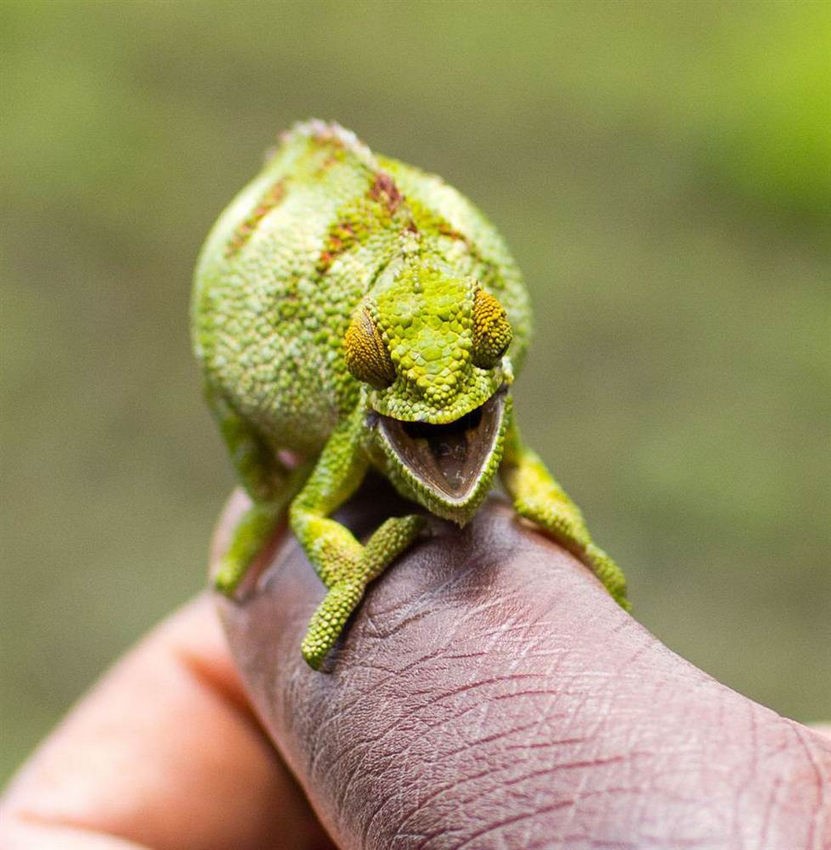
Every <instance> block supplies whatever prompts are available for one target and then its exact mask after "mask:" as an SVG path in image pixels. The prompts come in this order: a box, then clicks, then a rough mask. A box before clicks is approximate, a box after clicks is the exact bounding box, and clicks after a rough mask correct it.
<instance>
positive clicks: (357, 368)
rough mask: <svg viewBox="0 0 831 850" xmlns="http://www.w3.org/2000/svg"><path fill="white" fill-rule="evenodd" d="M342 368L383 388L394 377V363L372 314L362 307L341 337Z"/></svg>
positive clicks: (370, 383) (376, 387)
mask: <svg viewBox="0 0 831 850" xmlns="http://www.w3.org/2000/svg"><path fill="white" fill-rule="evenodd" d="M343 353H344V357H345V358H346V368H347V369H349V371H350V373H351V374H352V375H353V376H354V377H355V378H357V379H358V380H359V381H363V382H364V383H365V384H369V385H370V386H371V387H374V388H375V389H376V390H383V389H386V388H387V387H388V386H390V384H392V383H393V381H394V380H395V366H394V365H393V362H392V358H391V357H390V353H389V351H387V346H386V345H385V343H384V340H383V338H382V337H381V334H380V332H379V331H378V328H377V327H376V325H375V322H373V321H372V316H370V315H369V313H368V312H367V311H366V310H365V309H362V310H361V311H360V312H359V313H358V315H357V316H355V318H354V319H353V320H352V323H351V324H350V325H349V328H348V330H347V331H346V335H345V336H344V338H343Z"/></svg>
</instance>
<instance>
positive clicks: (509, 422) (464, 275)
mask: <svg viewBox="0 0 831 850" xmlns="http://www.w3.org/2000/svg"><path fill="white" fill-rule="evenodd" d="M530 326H531V313H530V309H529V304H528V298H527V294H526V291H525V288H524V285H523V283H522V278H521V275H520V273H519V270H518V268H517V266H516V264H515V262H514V260H513V258H512V257H511V255H510V253H509V252H508V249H507V248H506V246H505V244H504V242H503V241H502V239H501V237H500V236H499V234H498V233H497V232H496V230H495V229H494V228H493V226H492V225H491V224H490V223H489V222H488V221H487V220H486V219H485V218H484V216H483V215H482V214H481V213H480V212H479V211H478V210H477V209H476V208H475V207H474V206H473V205H472V204H471V203H470V202H469V201H468V200H466V199H465V198H464V197H463V196H462V195H460V194H459V193H458V192H457V191H456V190H455V189H453V188H451V187H450V186H448V185H447V184H446V183H444V182H443V181H442V180H441V179H440V178H438V177H436V176H434V175H430V174H426V173H424V172H422V171H419V170H418V169H416V168H413V167H411V166H408V165H405V164H403V163H401V162H397V161H395V160H393V159H389V158H387V157H384V156H380V155H376V154H374V153H372V152H371V151H370V150H369V149H368V148H367V147H366V146H365V145H364V144H362V143H361V142H360V141H359V140H358V139H357V138H356V137H355V135H354V134H353V133H351V132H349V131H347V130H344V129H343V128H342V127H340V126H338V125H336V124H326V123H323V122H319V121H310V122H307V123H304V124H298V125H296V126H295V127H294V128H293V129H292V130H290V131H289V132H288V133H286V134H284V136H283V137H282V140H281V144H280V146H279V148H278V149H277V151H276V152H275V153H274V154H273V155H272V156H271V158H270V159H269V160H268V162H267V163H266V165H265V167H264V169H263V171H262V172H261V173H260V175H259V176H258V177H256V178H255V179H254V180H253V181H252V182H251V183H250V184H249V185H248V186H247V187H246V188H245V189H243V191H242V192H241V193H240V195H239V196H238V197H237V198H236V199H235V200H234V201H233V202H232V203H231V205H230V206H229V207H228V209H227V210H226V211H225V212H224V213H223V214H222V216H221V217H220V219H219V221H218V222H217V224H216V225H215V227H214V229H213V231H212V232H211V234H210V236H209V237H208V240H207V242H206V244H205V246H204V248H203V250H202V254H201V257H200V259H199V263H198V266H197V270H196V279H195V286H194V296H193V329H194V330H193V336H194V347H195V350H196V354H197V357H198V359H199V361H200V363H201V365H202V368H203V371H204V376H205V388H206V396H207V399H208V402H209V404H210V406H211V408H212V410H213V413H214V415H215V417H216V419H217V421H218V424H219V427H220V429H221V432H222V435H223V437H224V440H225V442H226V443H227V446H228V449H229V451H230V454H231V457H232V460H233V463H234V465H235V467H236V470H237V472H238V474H239V477H240V479H241V481H242V483H243V485H244V486H245V488H246V490H247V491H248V494H249V495H250V497H251V499H252V505H251V507H250V508H249V510H248V512H247V513H246V514H245V515H244V516H243V517H242V519H241V520H240V522H239V524H238V525H237V527H236V529H235V531H234V534H233V538H232V542H231V545H230V548H229V550H228V552H227V554H226V555H225V556H224V560H223V562H222V564H221V568H220V570H219V572H218V575H217V577H216V579H215V581H216V586H217V587H218V589H220V590H221V591H223V592H225V593H229V594H230V593H232V592H233V591H234V589H235V588H236V587H237V585H238V584H239V582H240V581H241V579H242V578H243V576H244V574H245V572H246V569H247V568H248V566H249V565H250V563H251V562H252V560H253V559H254V558H255V557H256V555H257V553H258V552H259V550H260V549H261V548H262V546H263V544H264V543H265V542H266V541H267V539H268V537H269V536H270V534H271V533H272V531H273V529H274V527H275V525H276V523H277V522H278V521H279V520H280V519H281V517H282V516H283V515H284V514H285V513H286V511H288V517H289V522H290V525H291V527H292V529H293V531H294V533H295V534H296V535H297V537H298V539H299V541H300V543H301V545H302V546H303V548H304V550H305V552H306V554H307V555H308V557H309V560H310V561H311V563H312V564H313V565H314V568H315V570H316V571H317V573H318V575H319V576H320V578H321V580H322V581H323V583H324V585H325V586H326V588H327V594H326V596H325V598H324V599H323V601H322V603H321V604H320V607H319V608H318V610H317V612H316V613H315V614H314V616H313V618H312V620H311V622H310V624H309V629H308V632H307V634H306V637H305V639H304V641H303V644H302V647H301V649H302V652H303V656H304V658H305V659H306V661H307V662H308V663H309V664H310V665H311V666H312V667H314V668H317V667H319V665H320V663H321V662H322V660H323V659H324V657H325V656H326V654H327V653H328V651H329V650H330V649H331V648H332V646H333V645H334V643H335V642H336V640H337V639H338V637H339V636H340V634H341V632H342V631H343V629H344V627H345V625H346V622H347V620H348V618H349V616H350V615H351V613H352V612H353V611H354V610H355V608H356V607H357V606H358V604H359V602H360V600H361V598H362V596H363V594H364V591H365V588H366V585H367V584H368V582H370V581H372V579H374V578H375V577H377V576H378V575H379V574H380V573H381V572H382V571H383V570H384V569H385V568H386V566H387V565H388V564H390V563H391V562H392V561H393V560H394V559H395V558H396V557H397V556H398V555H399V554H400V553H401V552H402V551H403V550H405V549H406V548H407V547H408V546H410V545H411V544H412V543H413V541H414V540H415V539H416V538H417V536H418V535H419V534H420V533H421V531H422V528H423V527H424V518H423V516H421V515H419V514H415V513H414V514H412V515H409V516H403V517H391V518H389V519H388V520H386V521H385V522H384V523H383V524H382V525H381V526H380V527H379V528H378V529H377V530H376V531H375V532H374V533H373V534H372V535H371V536H370V537H369V539H368V540H367V541H366V542H365V543H363V544H362V543H360V542H359V541H358V540H356V538H355V537H354V536H353V535H352V533H351V532H350V531H349V530H348V529H346V528H345V527H344V526H343V525H341V524H340V523H338V522H337V521H335V520H333V519H331V514H332V513H333V512H334V511H335V510H336V509H337V507H338V506H339V505H341V504H342V503H343V502H344V501H345V500H346V499H347V498H348V497H349V496H350V495H351V494H352V493H353V492H354V491H355V490H356V488H357V487H358V485H359V484H360V483H361V481H362V479H363V478H364V475H365V474H366V472H367V470H368V469H369V468H370V467H375V468H377V469H378V470H380V472H381V473H382V474H384V475H385V476H386V477H387V478H388V479H389V480H390V481H391V482H392V484H393V485H394V486H395V488H396V489H397V490H398V491H399V492H400V493H401V494H402V495H404V496H405V497H407V498H408V499H410V500H412V501H414V502H417V503H418V504H420V505H421V506H423V507H424V508H426V509H427V510H428V511H429V512H431V513H433V514H435V515H437V516H440V517H443V518H445V519H449V520H452V521H454V522H456V523H458V524H459V525H463V524H464V523H465V522H466V521H467V520H468V519H470V517H471V516H472V515H473V514H474V512H475V511H476V509H477V508H478V507H479V505H480V504H481V502H482V500H483V499H484V498H485V496H486V495H487V493H488V491H489V490H490V489H491V487H492V485H493V483H494V478H495V476H496V474H497V472H498V473H500V475H501V478H502V481H503V484H504V486H505V489H506V490H507V492H508V494H509V495H510V497H511V499H512V500H513V503H514V506H515V509H516V511H517V513H518V514H519V515H521V516H523V517H525V518H527V519H529V520H532V521H533V522H535V523H537V524H538V525H540V526H542V528H544V529H545V530H546V531H548V532H549V533H550V534H551V535H552V536H553V537H554V538H555V539H557V540H558V541H559V542H561V543H562V544H563V545H565V546H566V547H567V548H568V549H569V550H570V551H572V552H573V553H575V554H576V555H577V556H578V557H579V558H581V559H582V560H583V561H584V562H585V563H586V564H587V565H588V566H589V567H591V568H592V569H593V570H594V571H595V573H596V574H597V576H598V577H599V578H600V580H601V581H602V582H603V584H604V585H605V586H606V588H607V589H608V590H609V592H610V593H611V595H612V596H613V597H614V598H615V599H616V600H617V601H618V602H620V603H621V604H622V605H624V606H625V605H626V596H625V581H624V578H623V575H622V573H621V571H620V570H619V568H618V567H617V566H616V565H615V563H614V562H613V561H612V560H611V559H610V558H609V557H608V556H607V555H606V554H605V553H604V552H603V551H602V550H600V549H599V548H598V547H597V546H595V545H594V543H593V542H592V540H591V538H590V536H589V534H588V531H587V530H586V527H585V524H584V522H583V519H582V517H581V515H580V511H579V510H578V508H577V507H576V506H575V505H574V503H573V502H572V501H571V500H570V499H569V498H568V496H567V495H566V494H565V493H564V492H563V490H562V488H561V487H560V486H559V485H558V484H557V482H556V481H555V480H554V479H553V477H552V476H551V475H550V474H549V472H548V471H547V469H546V468H545V466H544V464H543V463H542V461H541V460H540V459H539V458H538V457H537V455H535V454H534V453H533V452H532V451H531V450H530V449H528V448H526V447H525V445H524V444H523V442H522V440H521V438H520V435H519V431H518V429H517V425H516V420H515V417H514V414H513V410H512V406H511V395H510V387H511V384H512V383H513V380H514V375H515V373H516V371H517V369H518V368H519V366H520V365H521V363H522V359H523V355H524V353H525V350H526V347H527V343H528V337H529V333H530ZM286 451H289V452H291V453H293V455H294V456H298V457H301V458H303V459H304V461H303V462H302V463H301V464H300V465H294V466H292V465H289V464H286V463H284V462H283V460H282V459H281V458H283V457H285V452H286Z"/></svg>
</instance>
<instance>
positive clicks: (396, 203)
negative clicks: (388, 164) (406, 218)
mask: <svg viewBox="0 0 831 850" xmlns="http://www.w3.org/2000/svg"><path fill="white" fill-rule="evenodd" d="M369 197H370V198H372V200H373V201H377V202H378V203H379V204H383V205H384V206H385V207H386V208H387V210H388V211H389V214H390V215H395V211H396V210H397V209H398V208H399V207H400V206H401V202H402V201H403V200H404V197H403V195H402V194H401V192H399V191H398V186H396V185H395V181H393V179H392V177H390V176H389V174H387V173H386V172H385V171H379V172H378V173H377V174H376V175H375V181H374V182H373V184H372V186H370V188H369Z"/></svg>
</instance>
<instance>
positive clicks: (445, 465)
mask: <svg viewBox="0 0 831 850" xmlns="http://www.w3.org/2000/svg"><path fill="white" fill-rule="evenodd" d="M503 402H504V394H503V393H496V394H495V395H493V396H491V397H490V398H489V399H488V400H487V401H486V402H485V403H484V404H483V405H481V406H480V407H477V408H476V409H474V410H471V411H470V412H469V413H466V414H465V415H464V416H461V417H459V419H455V420H454V421H453V422H447V423H445V424H443V425H433V424H431V423H429V422H403V421H401V420H399V419H393V418H391V417H389V416H380V417H379V422H378V424H379V428H380V431H381V433H382V435H383V436H384V438H385V440H386V442H387V443H388V444H389V446H390V448H391V449H392V450H393V452H394V453H395V454H396V456H397V457H398V459H399V460H400V461H401V463H403V464H404V465H405V466H406V467H407V468H408V469H409V470H410V471H411V472H412V474H413V475H414V476H415V477H416V478H417V479H418V480H419V481H420V482H421V483H422V484H424V485H425V486H427V487H428V488H430V489H431V490H433V491H434V492H435V493H436V494H437V495H439V496H441V497H442V498H443V499H446V500H449V501H452V502H459V503H463V502H464V501H465V500H466V499H467V497H468V496H469V495H470V494H471V493H472V492H473V490H474V488H475V487H476V483H477V481H478V480H479V474H480V472H481V471H482V469H483V468H484V467H485V466H486V464H487V462H488V459H489V458H490V456H491V454H492V452H493V449H494V446H495V443H496V437H497V434H498V433H499V430H500V427H501V423H502V412H503V408H504V403H503Z"/></svg>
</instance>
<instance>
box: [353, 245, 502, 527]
mask: <svg viewBox="0 0 831 850" xmlns="http://www.w3.org/2000/svg"><path fill="white" fill-rule="evenodd" d="M511 336H512V333H511V326H510V323H509V322H508V318H507V315H506V314H505V310H504V309H503V307H502V305H501V304H500V303H499V301H498V300H497V299H496V298H495V297H494V296H493V295H491V294H490V293H488V292H486V291H485V290H484V289H483V288H482V287H481V286H480V285H479V284H478V283H477V282H476V281H475V280H474V279H471V278H460V277H458V276H454V275H453V274H452V273H451V272H450V271H449V270H448V269H447V268H446V267H445V266H444V265H443V264H442V263H441V262H440V261H430V260H424V259H419V260H418V261H406V260H405V261H400V262H397V263H395V264H393V265H391V266H389V267H388V268H387V269H386V270H385V271H384V272H383V273H382V274H381V275H380V276H379V278H378V279H377V280H376V282H375V284H374V285H373V287H372V289H371V290H370V293H369V294H368V295H367V296H366V297H365V298H364V300H363V302H362V303H361V305H360V307H359V309H358V310H357V311H356V313H355V315H354V316H353V318H352V322H351V324H350V326H349V329H348V330H347V332H346V335H345V337H344V354H345V357H346V364H347V367H348V369H349V371H350V372H351V374H352V375H353V376H354V377H355V378H357V379H358V380H359V381H361V382H362V383H363V385H364V391H363V395H362V398H363V399H364V404H365V406H366V409H367V413H368V419H369V421H370V423H371V424H372V426H373V427H372V428H371V436H370V439H371V442H372V448H373V449H375V450H377V452H379V453H380V456H381V457H382V458H383V463H384V465H385V471H386V473H387V475H388V476H389V478H390V479H391V480H392V481H393V482H394V483H395V484H396V486H397V487H398V488H399V490H401V491H402V492H403V493H404V494H405V495H407V496H409V497H411V498H415V499H416V500H417V501H419V502H420V503H421V504H422V505H424V507H426V508H427V509H428V510H430V511H431V512H433V513H435V514H437V515H439V516H443V517H445V518H447V519H451V520H454V521H456V522H458V523H460V524H461V523H464V522H465V521H467V520H468V519H469V518H470V517H471V516H472V514H473V513H474V511H475V510H476V508H477V507H478V506H479V504H480V503H481V501H482V499H483V498H484V496H485V495H486V493H487V492H488V490H489V489H490V487H491V484H492V481H493V477H494V474H495V472H496V470H497V468H498V466H499V461H500V459H501V456H502V439H503V435H504V431H505V423H506V420H507V416H506V414H507V406H508V403H509V399H508V393H507V387H508V386H509V385H510V384H511V382H512V381H513V372H512V369H511V363H510V359H509V357H508V356H507V354H506V352H507V350H508V347H509V345H510V342H511ZM377 452H376V453H377Z"/></svg>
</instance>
